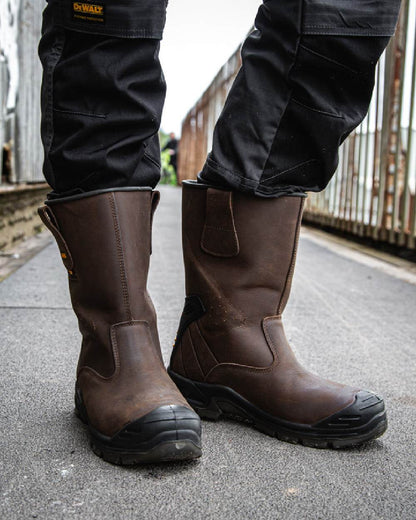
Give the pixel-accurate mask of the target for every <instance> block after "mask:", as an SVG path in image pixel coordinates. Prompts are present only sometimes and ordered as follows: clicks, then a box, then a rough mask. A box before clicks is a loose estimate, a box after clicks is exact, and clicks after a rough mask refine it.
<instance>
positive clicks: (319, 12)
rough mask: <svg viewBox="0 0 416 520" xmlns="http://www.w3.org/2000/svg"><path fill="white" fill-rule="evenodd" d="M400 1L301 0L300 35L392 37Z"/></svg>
mask: <svg viewBox="0 0 416 520" xmlns="http://www.w3.org/2000/svg"><path fill="white" fill-rule="evenodd" d="M399 10H400V0H304V4H303V24H302V25H303V26H302V34H321V35H323V34H326V35H333V36H392V35H393V34H394V31H395V28H396V23H397V18H398V15H399Z"/></svg>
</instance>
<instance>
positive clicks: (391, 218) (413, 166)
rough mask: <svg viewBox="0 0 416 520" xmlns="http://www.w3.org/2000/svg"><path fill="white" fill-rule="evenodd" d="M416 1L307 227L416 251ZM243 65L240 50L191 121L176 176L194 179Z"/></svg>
mask: <svg viewBox="0 0 416 520" xmlns="http://www.w3.org/2000/svg"><path fill="white" fill-rule="evenodd" d="M415 21H416V0H404V1H403V5H402V11H401V15H400V21H399V26H398V30H397V32H396V35H395V37H394V38H393V39H392V41H391V43H390V45H389V47H388V49H387V50H386V52H385V53H384V54H383V56H382V58H381V60H380V63H379V65H378V67H377V73H376V85H375V89H374V95H373V99H372V102H371V105H370V109H369V112H368V115H367V117H366V118H365V120H364V121H363V123H362V124H361V125H360V126H359V127H358V128H357V129H356V130H355V131H354V132H353V133H352V134H351V135H350V136H349V138H348V139H347V140H346V141H345V142H344V144H343V145H342V146H341V149H340V161H339V167H338V169H337V171H336V173H335V175H334V177H333V179H332V180H331V182H330V184H329V186H328V187H327V189H326V190H325V191H323V192H321V193H318V194H311V195H310V197H309V198H308V202H307V205H306V209H305V220H306V221H310V222H315V223H318V224H321V225H325V226H328V227H331V228H334V229H339V230H342V231H345V232H349V233H352V234H354V235H359V236H362V237H368V238H371V239H374V240H376V241H380V242H389V243H391V244H394V245H397V246H401V247H407V248H409V249H413V250H414V249H416V200H415V191H416V109H415V107H416V58H415V57H416V52H415V51H416V46H415ZM240 65H241V60H240V52H239V50H238V51H237V52H236V53H235V54H234V55H233V56H232V58H231V59H230V61H229V62H228V63H227V64H226V65H224V67H222V69H221V70H220V72H219V73H218V75H217V77H216V78H215V79H214V81H213V82H212V84H211V85H210V86H209V88H208V89H207V90H206V92H205V93H204V94H203V96H202V97H201V98H200V100H199V101H198V102H197V103H196V105H195V106H194V107H193V108H192V109H191V111H190V112H189V113H188V115H187V116H186V118H185V120H184V122H183V127H182V139H181V147H180V156H179V163H178V172H179V178H180V180H183V179H185V178H194V177H195V175H196V173H197V172H198V171H199V170H200V168H201V167H202V165H203V163H204V160H205V157H206V154H207V152H208V151H209V150H210V149H211V144H212V141H211V140H212V131H213V128H214V125H215V121H216V120H217V118H218V116H219V114H220V112H221V108H222V106H223V104H224V101H225V97H226V95H227V93H228V91H229V89H230V87H231V84H232V82H233V80H234V78H235V75H236V74H237V72H238V69H239V67H240Z"/></svg>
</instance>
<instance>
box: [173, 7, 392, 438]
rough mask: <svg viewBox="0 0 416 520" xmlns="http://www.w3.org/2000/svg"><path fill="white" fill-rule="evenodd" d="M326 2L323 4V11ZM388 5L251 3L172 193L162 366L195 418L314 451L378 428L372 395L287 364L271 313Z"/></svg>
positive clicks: (382, 35) (385, 28) (386, 30)
mask: <svg viewBox="0 0 416 520" xmlns="http://www.w3.org/2000/svg"><path fill="white" fill-rule="evenodd" d="M334 6H336V8H335V7H334ZM398 9H399V2H398V1H391V0H360V1H358V0H338V1H336V2H334V1H333V0H319V2H318V1H316V0H288V1H286V2H282V1H281V0H265V1H264V4H263V5H262V7H261V8H260V11H259V14H258V17H257V20H256V26H257V30H256V31H255V32H254V33H253V34H252V35H251V36H250V37H249V38H248V40H247V41H246V43H245V45H244V47H243V65H242V69H241V71H240V73H239V75H238V77H237V79H236V82H235V84H234V86H233V87H232V89H231V92H230V96H229V98H228V100H227V102H226V105H225V108H224V111H223V112H222V115H221V117H220V119H219V121H218V124H217V126H216V129H215V135H214V144H213V150H212V153H211V155H210V157H209V158H208V160H207V163H206V165H205V167H204V169H203V171H202V172H201V174H200V175H199V183H192V182H190V183H185V184H184V190H183V233H182V236H183V247H184V261H185V273H186V295H187V298H186V303H185V308H184V312H183V316H182V319H181V323H180V326H179V330H178V334H177V340H176V344H175V348H174V351H173V354H172V359H171V363H170V368H169V372H170V374H171V377H172V378H173V379H174V381H175V382H176V384H177V385H178V387H179V389H180V390H181V391H182V393H183V394H184V395H185V396H186V397H187V399H188V402H189V403H190V404H192V406H193V407H194V408H195V409H196V410H197V411H198V413H199V414H200V416H201V417H209V418H212V419H216V418H218V417H220V416H221V415H226V416H231V417H239V418H243V419H245V420H249V421H250V422H253V423H254V424H255V426H256V427H257V428H258V429H260V430H261V431H263V432H265V433H268V434H270V435H274V436H277V437H279V438H280V439H282V440H288V441H290V442H300V443H303V444H305V445H308V446H316V447H334V448H339V447H344V446H351V445H356V444H361V443H363V442H366V441H368V440H370V439H374V438H376V437H378V436H380V435H382V434H383V432H384V431H385V430H386V427H387V420H386V413H385V408H384V403H383V400H382V399H381V398H380V397H378V396H377V395H376V394H374V393H372V392H368V391H363V390H360V389H359V388H357V387H351V386H346V385H340V384H337V383H333V382H331V381H327V380H324V379H322V378H320V377H318V376H316V375H315V374H311V373H310V372H308V371H306V370H305V369H304V368H303V367H302V366H301V365H300V364H299V363H298V362H297V360H296V358H295V356H294V354H293V352H292V350H291V348H290V346H289V344H288V342H287V340H286V337H285V334H284V329H283V325H282V318H281V315H282V313H283V311H284V308H285V306H286V302H287V300H288V298H289V294H290V287H291V282H292V277H293V272H294V267H295V260H296V252H297V243H298V237H299V230H300V224H301V218H302V209H303V202H304V198H305V193H304V192H305V191H307V190H319V189H322V188H324V187H325V185H326V184H327V182H328V180H329V179H330V177H331V176H332V174H333V173H334V170H335V167H336V163H337V154H338V146H339V144H340V142H341V141H342V140H343V139H344V138H345V137H346V136H347V135H348V133H349V132H350V131H351V130H352V129H353V128H354V126H356V125H357V124H358V123H359V122H360V121H361V120H362V118H363V117H364V115H365V113H366V111H367V109H368V103H369V101H370V97H371V91H372V86H373V75H374V67H375V64H376V61H377V59H378V58H379V55H380V53H381V52H382V50H383V49H384V47H385V45H386V44H387V42H388V36H389V35H390V34H391V33H392V32H393V29H394V26H395V22H396V17H397V12H398Z"/></svg>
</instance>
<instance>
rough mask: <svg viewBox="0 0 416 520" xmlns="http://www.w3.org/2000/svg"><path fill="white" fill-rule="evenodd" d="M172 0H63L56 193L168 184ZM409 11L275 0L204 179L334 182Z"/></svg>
mask: <svg viewBox="0 0 416 520" xmlns="http://www.w3.org/2000/svg"><path fill="white" fill-rule="evenodd" d="M166 4H167V0H97V1H95V0H80V1H74V0H49V3H48V6H47V8H46V9H45V12H44V23H43V32H42V39H41V42H40V46H39V53H40V57H41V61H42V64H43V68H44V77H43V84H42V128H41V133H42V140H43V144H44V148H45V163H44V174H45V177H46V179H47V181H48V182H49V184H50V185H51V187H52V189H53V195H54V196H65V195H68V194H76V193H80V192H85V191H91V190H97V189H104V188H115V187H125V186H151V187H154V186H155V185H156V184H157V182H158V180H159V177H160V158H159V156H160V153H159V142H158V137H157V132H158V129H159V125H160V119H161V113H162V109H163V103H164V97H165V82H164V77H163V73H162V70H161V67H160V63H159V59H158V52H159V44H160V40H161V38H162V33H163V28H164V23H165V16H166ZM399 8H400V0H264V1H263V3H262V5H261V6H260V8H259V11H258V14H257V17H256V20H255V30H254V32H252V33H251V34H250V36H249V37H248V38H247V40H246V41H245V43H244V45H243V48H242V58H243V62H242V67H241V70H240V72H239V74H238V76H237V78H236V80H235V82H234V85H233V87H232V89H231V91H230V94H229V96H228V99H227V101H226V104H225V107H224V109H223V112H222V114H221V116H220V118H219V120H218V122H217V125H216V128H215V132H214V139H213V147H212V151H211V153H210V154H209V156H208V158H207V161H206V163H205V166H204V167H203V169H202V171H201V172H200V173H199V179H200V180H201V181H204V182H206V183H210V184H213V185H217V186H226V187H229V188H231V189H235V190H239V191H244V192H246V193H251V194H253V195H258V196H263V197H275V196H279V195H281V194H289V193H303V192H305V191H319V190H322V189H323V188H324V187H325V186H326V185H327V183H328V182H329V180H330V178H331V176H332V175H333V173H334V171H335V169H336V166H337V163H338V148H339V145H340V144H341V143H342V141H343V140H344V139H345V138H346V137H347V135H348V134H349V133H350V132H351V131H352V130H353V129H354V128H355V127H356V126H357V125H358V124H359V123H360V122H361V121H362V119H363V118H364V116H365V114H366V112H367V110H368V105H369V102H370V98H371V94H372V90H373V86H374V69H375V65H376V63H377V60H378V59H379V57H380V55H381V53H382V51H383V50H384V48H385V47H386V45H387V43H388V40H389V37H390V36H391V35H392V34H393V32H394V29H395V25H396V22H397V18H398V13H399ZM236 11H237V12H236V16H238V2H237V1H236ZM218 16H221V13H218ZM184 30H185V29H184ZM190 43H191V42H190ZM189 70H190V73H192V72H191V71H192V64H191V63H190V64H189Z"/></svg>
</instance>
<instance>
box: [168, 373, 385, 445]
mask: <svg viewBox="0 0 416 520" xmlns="http://www.w3.org/2000/svg"><path fill="white" fill-rule="evenodd" d="M168 373H169V375H170V377H171V378H172V380H173V381H174V383H175V384H176V386H177V387H178V388H179V390H180V391H181V393H182V395H184V397H185V398H186V399H187V401H188V403H189V404H190V405H191V406H192V408H193V409H194V410H195V411H196V412H197V414H198V415H199V416H200V417H201V418H203V419H210V420H214V421H216V420H218V419H220V418H221V417H225V418H229V419H233V420H236V421H240V422H245V423H248V424H250V425H252V426H253V427H254V428H256V429H257V430H259V431H261V432H262V433H265V434H266V435H270V436H271V437H276V438H277V439H279V440H281V441H285V442H290V443H292V444H302V445H304V446H308V447H311V448H330V449H342V448H349V447H355V446H359V445H361V444H363V443H365V442H368V441H370V440H373V439H376V438H378V437H380V436H381V435H383V433H384V432H385V431H386V429H387V416H386V412H385V408H384V402H383V400H382V399H381V398H380V397H378V396H376V395H375V394H373V393H371V392H367V391H361V392H358V394H357V396H356V400H355V402H354V403H353V404H351V405H350V406H348V407H346V408H344V409H343V410H341V411H340V412H337V413H335V414H333V415H332V416H330V417H327V418H326V419H324V420H322V421H320V422H318V423H316V424H314V425H307V424H299V423H292V422H289V421H285V420H282V419H278V418H276V417H274V416H272V415H270V414H268V413H266V412H264V411H263V410H261V409H260V408H258V407H256V406H255V405H253V404H252V403H250V402H249V401H247V400H246V399H244V397H242V396H241V395H240V394H238V393H237V392H235V391H234V390H232V389H231V388H228V387H225V386H220V385H213V384H208V383H199V382H197V381H192V380H190V379H187V378H185V377H183V376H180V375H178V374H175V373H174V372H172V371H171V370H168Z"/></svg>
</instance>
